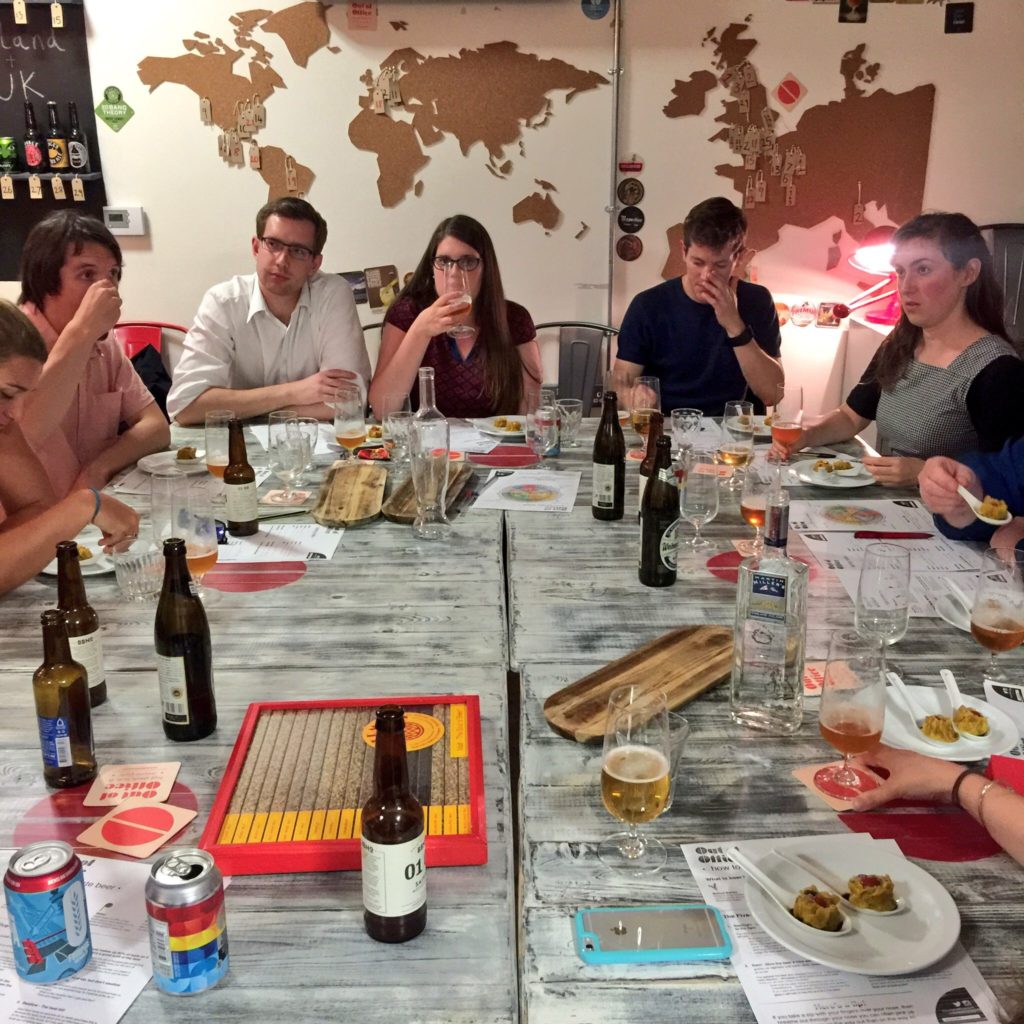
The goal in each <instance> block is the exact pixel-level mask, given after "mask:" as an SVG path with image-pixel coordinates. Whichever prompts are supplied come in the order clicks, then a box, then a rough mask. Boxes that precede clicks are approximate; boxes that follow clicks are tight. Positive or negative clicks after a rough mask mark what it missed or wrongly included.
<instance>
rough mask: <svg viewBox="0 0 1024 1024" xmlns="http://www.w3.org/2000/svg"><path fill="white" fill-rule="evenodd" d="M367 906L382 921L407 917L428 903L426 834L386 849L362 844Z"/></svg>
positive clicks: (376, 845) (383, 846) (385, 847)
mask: <svg viewBox="0 0 1024 1024" xmlns="http://www.w3.org/2000/svg"><path fill="white" fill-rule="evenodd" d="M361 846H362V855H363V871H362V874H363V906H364V907H365V908H366V909H367V910H368V911H369V912H370V913H371V914H376V915H377V916H378V917H403V916H404V915H406V914H411V913H412V912H413V911H414V910H419V909H420V907H422V906H423V904H424V903H426V902H427V868H426V864H425V862H424V851H425V849H426V833H425V832H421V833H420V834H419V835H418V836H417V837H416V838H415V839H410V840H409V841H408V842H407V843H396V844H395V845H394V846H385V845H384V844H383V843H373V842H370V840H368V839H367V838H366V837H365V836H364V837H363V840H362V844H361Z"/></svg>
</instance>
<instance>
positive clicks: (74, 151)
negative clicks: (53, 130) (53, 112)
mask: <svg viewBox="0 0 1024 1024" xmlns="http://www.w3.org/2000/svg"><path fill="white" fill-rule="evenodd" d="M68 123H69V124H70V125H71V129H70V130H69V131H68V162H69V163H70V164H71V170H73V171H79V172H80V173H82V174H85V173H86V172H87V171H88V170H89V144H88V143H87V142H86V141H85V135H84V134H83V133H82V129H81V128H80V127H79V125H78V107H77V106H76V105H75V101H74V100H71V101H70V102H69V103H68Z"/></svg>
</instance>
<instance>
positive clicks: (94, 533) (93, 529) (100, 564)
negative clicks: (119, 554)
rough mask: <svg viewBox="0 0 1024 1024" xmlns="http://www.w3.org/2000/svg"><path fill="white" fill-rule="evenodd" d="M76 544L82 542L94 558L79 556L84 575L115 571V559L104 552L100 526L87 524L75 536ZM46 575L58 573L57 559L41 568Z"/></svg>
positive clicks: (98, 574) (99, 574)
mask: <svg viewBox="0 0 1024 1024" xmlns="http://www.w3.org/2000/svg"><path fill="white" fill-rule="evenodd" d="M74 540H75V543H76V544H81V545H82V546H83V547H86V548H88V549H89V550H90V551H91V552H92V558H86V559H82V558H79V560H78V564H79V565H80V566H81V569H82V575H83V576H102V575H103V574H104V573H108V572H113V571H114V560H113V559H112V558H111V557H110V556H109V555H106V554H104V553H103V531H102V530H101V529H100V528H99V527H98V526H87V527H86V528H85V529H84V530H82V532H81V533H80V534H79V535H78V536H77V537H75V538H74ZM39 571H40V572H41V573H42V574H43V575H44V576H56V575H57V559H56V558H55V559H54V560H53V561H52V562H49V563H48V564H47V565H45V566H44V567H43V568H42V569H40V570H39Z"/></svg>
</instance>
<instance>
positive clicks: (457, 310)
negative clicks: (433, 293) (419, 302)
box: [444, 263, 476, 339]
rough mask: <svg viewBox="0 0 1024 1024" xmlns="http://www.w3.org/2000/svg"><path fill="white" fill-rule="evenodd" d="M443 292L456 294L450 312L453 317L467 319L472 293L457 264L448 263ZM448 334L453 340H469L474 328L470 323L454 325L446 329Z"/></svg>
mask: <svg viewBox="0 0 1024 1024" xmlns="http://www.w3.org/2000/svg"><path fill="white" fill-rule="evenodd" d="M444 290H445V291H446V292H457V293H458V296H457V300H456V302H457V304H456V305H455V306H454V308H453V309H452V310H451V313H452V315H453V316H462V317H468V316H469V313H470V310H472V308H473V293H472V292H471V291H470V290H469V284H468V282H467V280H466V272H465V271H464V270H463V269H462V267H460V266H459V265H458V263H450V264H449V265H448V266H447V267H445V271H444ZM448 333H449V334H450V335H451V336H452V337H453V338H456V339H457V338H471V337H472V336H473V335H474V334H476V328H475V327H474V326H473V325H472V324H470V323H466V322H463V323H456V324H452V326H451V327H449V328H448Z"/></svg>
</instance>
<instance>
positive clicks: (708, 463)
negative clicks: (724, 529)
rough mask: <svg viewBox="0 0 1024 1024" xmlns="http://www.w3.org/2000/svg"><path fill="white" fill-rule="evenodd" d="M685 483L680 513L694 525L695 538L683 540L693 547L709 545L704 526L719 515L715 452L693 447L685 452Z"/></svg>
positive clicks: (695, 549)
mask: <svg viewBox="0 0 1024 1024" xmlns="http://www.w3.org/2000/svg"><path fill="white" fill-rule="evenodd" d="M683 471H684V478H683V484H682V486H681V487H680V488H679V517H680V518H681V519H685V520H686V521H687V522H688V523H689V524H690V525H691V526H692V527H693V529H694V535H693V540H680V541H679V544H680V546H684V545H685V546H686V547H688V548H690V550H692V551H697V550H699V549H700V548H706V547H709V546H710V544H711V541H709V540H706V539H705V538H704V537H702V536H701V535H700V528H701V527H702V526H703V525H704V524H705V523H710V522H711V520H712V519H714V518H715V516H717V515H718V466H716V465H715V457H714V456H713V455H712V454H711V452H704V451H698V450H696V449H691V450H690V451H688V452H686V453H685V454H684V456H683Z"/></svg>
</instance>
